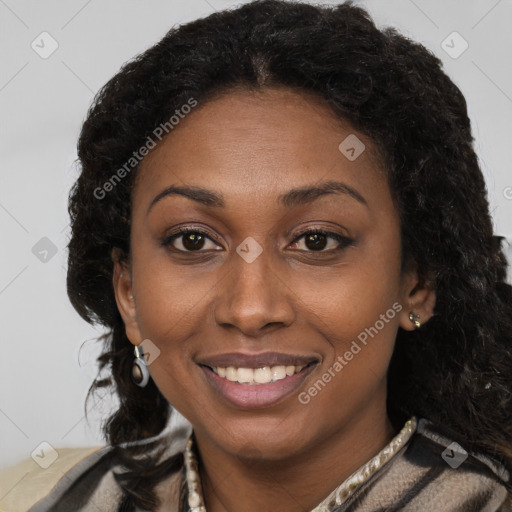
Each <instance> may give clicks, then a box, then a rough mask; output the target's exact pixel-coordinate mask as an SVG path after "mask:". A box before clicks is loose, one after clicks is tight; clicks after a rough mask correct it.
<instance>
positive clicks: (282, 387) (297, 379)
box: [199, 360, 318, 409]
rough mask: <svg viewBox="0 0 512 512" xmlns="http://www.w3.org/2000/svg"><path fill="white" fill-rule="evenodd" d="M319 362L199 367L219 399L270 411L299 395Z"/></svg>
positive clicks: (240, 405)
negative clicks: (268, 408)
mask: <svg viewBox="0 0 512 512" xmlns="http://www.w3.org/2000/svg"><path fill="white" fill-rule="evenodd" d="M317 365H318V361H316V360H315V361H310V362H309V363H307V364H298V365H292V364H287V365H279V364H278V365H273V366H261V367H258V368H248V367H247V366H209V365H204V364H199V368H200V369H201V370H202V372H203V374H204V376H205V378H206V381H207V383H208V384H209V386H210V388H211V389H212V390H213V392H214V393H215V395H216V396H217V397H220V398H221V399H222V400H223V401H225V402H227V403H228V404H229V405H231V406H235V407H237V408H243V409H254V408H262V407H270V406H272V405H274V404H276V403H278V402H281V401H282V400H284V399H286V398H287V397H289V396H290V395H292V394H294V393H297V392H299V390H300V388H301V387H302V385H303V382H304V380H305V379H306V378H307V377H308V375H309V374H310V373H311V372H312V371H313V370H314V368H315V367H316V366H317Z"/></svg>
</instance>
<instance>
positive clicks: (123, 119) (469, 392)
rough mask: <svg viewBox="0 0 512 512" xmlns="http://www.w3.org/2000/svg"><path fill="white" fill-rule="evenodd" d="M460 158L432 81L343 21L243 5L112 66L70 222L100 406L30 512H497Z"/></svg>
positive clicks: (492, 356) (497, 405) (360, 16)
mask: <svg viewBox="0 0 512 512" xmlns="http://www.w3.org/2000/svg"><path fill="white" fill-rule="evenodd" d="M472 141H473V138H472V135H471V130H470V123H469V120H468V116H467V111H466V103H465V100H464V97H463V96H462V94H461V92H460V91H459V89H458V88H457V87H456V86H455V85H454V84H453V82H451V80H450V79H449V78H448V77H447V76H446V75H445V74H444V73H443V71H442V70H441V63H440V61H439V60H438V59H437V58H436V57H435V56H433V55H432V54H431V53H430V52H428V51H427V50H426V49H425V48H424V47H423V46H421V45H420V44H417V43H414V42H412V41H410V40H408V39H406V38H405V37H403V36H401V35H399V34H398V33H397V32H396V31H394V30H392V29H386V30H383V31H379V30H378V29H377V28H376V27H375V25H374V24H373V22H372V21H371V19H370V17H369V15H368V14H367V13H366V12H365V11H364V10H363V9H361V8H358V7H355V6H353V5H351V4H350V3H345V4H341V5H339V6H336V7H314V6H311V5H306V4H300V3H295V2H282V1H279V0H263V1H259V2H253V3H250V4H246V5H244V6H242V7H240V8H237V9H235V10H231V11H225V12H222V13H216V14H213V15H211V16H209V17H208V18H205V19H200V20H197V21H194V22H192V23H189V24H187V25H183V26H182V27H180V28H178V29H173V30H171V31H170V32H169V33H168V34H167V35H166V36H165V37H164V38H163V39H162V40H161V41H160V42H159V43H158V44H156V45H155V46H154V47H152V48H150V49H149V50H148V51H146V52H145V53H144V54H142V55H141V56H139V57H138V58H136V59H135V60H134V61H133V62H131V63H128V64H127V65H125V66H124V67H123V68H122V69H121V71H120V72H119V73H118V74H117V75H116V76H115V77H113V78H112V79H111V80H110V81H109V82H108V83H107V84H106V85H105V87H104V88H103V89H102V90H101V91H100V93H99V94H98V96H97V98H96V101H95V103H94V105H93V106H92V108H91V110H90V112H89V114H88V118H87V119H86V121H85V123H84V126H83V129H82V133H81V136H80V140H79V158H80V162H81V167H82V170H81V175H80V177H79V179H78V180H77V182H76V184H75V186H74V188H73V190H72V192H71V194H70V204H69V211H70V215H71V220H72V237H71V240H70V243H69V269H68V294H69V297H70V300H71V302H72V304H73V306H74V307H75V308H76V310H77V311H78V312H79V313H80V314H81V315H82V317H83V318H84V319H86V320H87V321H88V322H91V323H101V324H102V325H105V326H107V327H108V328H109V329H110V332H109V334H108V335H106V336H105V341H106V342H107V350H106V352H105V353H104V354H103V356H102V357H101V367H102V369H103V371H104V372H107V374H106V375H104V376H102V377H101V378H100V379H98V380H97V381H96V383H95V384H94V386H93V388H92V390H97V389H98V388H101V387H104V386H109V385H113V387H114V389H115V390H116V393H117V395H118V397H119V408H118V410H117V411H115V412H114V414H113V415H112V416H111V417H110V418H109V420H108V422H107V423H106V425H105V434H106V438H107V441H108V445H107V446H106V447H104V448H102V449H100V450H94V451H93V453H92V454H90V453H89V452H87V453H84V452H79V453H78V454H76V456H75V457H73V456H72V454H71V455H70V458H69V461H68V462H67V464H64V463H62V465H61V466H58V469H56V470H54V473H55V474H56V473H58V472H59V471H60V472H61V474H62V473H64V476H63V477H62V478H60V480H59V479H58V478H57V479H56V478H55V477H54V479H53V480H54V481H52V483H51V485H50V484H48V485H47V486H46V487H47V489H46V490H45V491H42V492H41V495H40V496H39V495H38V496H37V502H36V503H35V504H33V505H31V506H32V508H30V510H32V511H42V510H52V511H61V510H66V511H72V510H81V511H85V510H87V511H89V510H90V511H92V510H102V511H104V510H108V511H127V510H151V511H157V510H158V511H164V510H165V511H167V510H173V511H177V510H180V511H185V510H192V511H205V510H207V511H208V512H221V511H235V510H236V511H244V512H253V511H263V510H280V511H285V512H295V511H297V512H298V511H310V510H311V511H313V510H314V511H318V512H320V511H322V512H324V511H328V510H329V511H340V512H341V511H347V512H348V511H350V512H356V511H357V512H363V511H365V512H369V511H372V512H376V511H384V510H408V511H426V510H428V511H430V510H432V511H464V512H467V511H483V510H485V511H501V512H503V511H505V510H511V508H510V507H511V505H510V494H509V493H510V490H511V488H512V484H511V482H510V469H511V467H512V442H511V441H512V436H511V425H512V421H511V420H512V407H511V386H512V381H511V375H512V364H511V363H512V360H511V353H510V350H509V349H508V347H509V344H510V342H511V332H512V325H511V313H512V306H511V298H512V294H511V289H510V287H509V286H508V285H506V284H505V283H504V279H505V270H506V262H505V259H504V256H503V253H502V251H501V248H500V243H499V242H500V241H499V240H498V239H497V238H496V237H493V231H492V223H491V218H490V215H489V207H488V203H487V199H486V189H485V183H484V179H483V177H482V173H481V171H480V169H479V167H478V163H477V157H476V155H475V152H474V150H473V148H472ZM173 409H175V410H177V411H179V412H180V413H181V414H182V415H183V416H184V417H185V418H186V419H187V420H188V421H189V424H190V428H188V429H187V428H183V429H180V430H177V431H175V430H172V429H170V427H169V418H170V415H171V412H172V410H173ZM28 480H30V478H29V479H28ZM55 480H58V481H57V482H56V483H55ZM32 481H33V479H32ZM26 485H27V486H30V483H27V484H26ZM48 487H49V488H48ZM28 488H30V487H28ZM35 501H36V500H34V499H32V502H35Z"/></svg>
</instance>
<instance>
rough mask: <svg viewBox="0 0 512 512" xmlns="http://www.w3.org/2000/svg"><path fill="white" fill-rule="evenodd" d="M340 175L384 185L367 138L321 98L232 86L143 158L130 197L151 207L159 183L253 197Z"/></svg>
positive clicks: (359, 182)
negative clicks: (335, 112)
mask: <svg viewBox="0 0 512 512" xmlns="http://www.w3.org/2000/svg"><path fill="white" fill-rule="evenodd" d="M340 145H341V146H340ZM352 148H354V151H352ZM347 149H348V150H350V151H351V152H350V151H349V153H346V150H347ZM354 152H357V153H360V154H359V156H357V153H356V156H357V158H355V159H353V158H352V157H353V156H354ZM348 157H350V158H348ZM340 179H342V180H343V181H344V182H347V185H349V186H351V185H352V186H354V188H355V187H357V186H359V187H361V186H363V185H364V188H365V189H374V188H375V187H379V188H380V187H382V186H383V185H385V184H384V183H383V181H384V182H385V179H384V176H383V172H382V171H381V169H380V166H379V161H378V159H377V157H376V152H375V150H374V147H373V145H372V143H371V142H370V140H369V139H368V138H367V137H365V136H364V135H362V134H360V133H358V132H356V131H355V130H354V129H352V128H351V126H350V125H349V124H348V123H347V122H344V121H343V120H340V119H339V118H338V117H336V116H335V114H334V113H333V111H332V110H331V108H330V107H329V105H328V104H327V103H326V102H325V101H324V100H322V99H320V98H318V97H317V96H315V95H312V94H311V95H310V94H308V93H302V92H297V91H294V90H291V89H287V88H275V89H263V90H261V91H248V90H232V91H229V92H228V93H225V94H223V95H221V96H219V97H217V98H214V99H211V100H209V101H207V102H205V103H204V104H201V103H199V104H198V106H197V107H195V108H194V109H193V110H192V112H191V113H190V114H188V115H186V116H184V118H183V119H181V120H180V122H179V124H178V125H177V126H175V128H174V129H173V130H172V132H171V133H170V134H169V135H168V136H167V137H166V138H164V139H163V140H162V141H161V142H160V143H159V144H158V145H157V147H156V148H155V149H154V150H153V151H152V152H151V153H150V154H149V155H148V156H147V157H146V158H145V159H144V160H143V161H142V163H141V165H140V167H139V171H138V177H137V183H136V190H135V191H134V196H135V197H136V198H137V203H144V204H149V203H150V202H151V200H152V199H153V198H154V196H155V195H156V194H158V193H159V192H160V191H161V190H162V189H163V188H165V187H168V186H169V185H171V184H176V185H181V184H184V183H186V184H196V185H200V186H206V187H208V188H212V189H216V190H222V191H223V195H226V194H227V195H228V196H229V197H228V201H229V199H230V198H231V199H236V198H237V197H239V198H242V197H245V198H247V195H248V193H249V192H250V197H251V198H252V199H255V200H256V198H259V199H263V198H266V197H269V196H271V195H273V196H276V195H280V194H281V193H282V192H284V191H286V190H288V189H290V188H292V187H298V186H305V185H312V184H315V183H317V182H324V181H329V180H340Z"/></svg>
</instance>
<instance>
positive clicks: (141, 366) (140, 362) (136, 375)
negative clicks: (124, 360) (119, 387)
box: [132, 346, 149, 388]
mask: <svg viewBox="0 0 512 512" xmlns="http://www.w3.org/2000/svg"><path fill="white" fill-rule="evenodd" d="M134 352H135V360H134V361H133V366H132V380H133V382H135V384H137V386H139V387H141V388H143V387H145V386H146V384H147V383H148V381H149V370H148V367H147V366H146V360H145V359H144V353H143V352H142V348H140V349H139V347H138V346H136V347H135V349H134Z"/></svg>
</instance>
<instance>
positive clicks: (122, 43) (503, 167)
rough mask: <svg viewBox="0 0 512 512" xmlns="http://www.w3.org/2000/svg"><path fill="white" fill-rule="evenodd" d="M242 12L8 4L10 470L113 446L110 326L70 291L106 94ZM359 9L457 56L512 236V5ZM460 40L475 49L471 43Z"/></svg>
mask: <svg viewBox="0 0 512 512" xmlns="http://www.w3.org/2000/svg"><path fill="white" fill-rule="evenodd" d="M240 3H244V2H234V1H229V0H166V1H164V0H153V1H152V2H142V1H136V0H110V1H103V2H101V1H99V0H89V1H86V0H68V1H66V2H64V1H56V0H53V1H50V0H48V1H40V0H27V1H23V0H0V41H1V42H0V52H1V53H0V127H1V128H0V129H1V137H0V143H1V149H0V162H1V171H0V227H1V244H0V247H1V248H0V258H1V260H0V262H1V265H0V319H1V320H0V327H1V330H0V332H1V339H2V345H1V347H2V354H1V356H0V375H1V387H0V389H1V396H0V454H1V456H0V467H3V466H7V465H9V464H11V463H12V462H14V461H16V460H18V459H21V458H25V457H29V456H30V454H31V452H33V450H35V449H36V448H37V447H38V446H39V445H40V443H41V442H43V441H46V442H48V443H50V444H51V445H52V446H54V447H56V448H57V449H58V448H59V447H64V446H80V445H90V444H99V443H102V439H101V435H100V433H99V429H98V427H99V420H100V418H101V417H102V416H105V415H106V414H107V413H108V410H109V406H111V405H109V400H108V399H105V400H103V401H100V402H99V403H98V405H96V406H94V407H91V411H90V418H91V421H90V423H89V424H88V423H87V422H86V421H85V418H84V399H85V395H86V392H87V389H88V387H89V385H90V383H91V381H92V379H93V377H94V376H95V373H96V370H95V356H96V355H97V353H98V348H99V347H98V346H97V344H96V343H94V338H95V337H97V336H98V335H99V334H100V333H101V331H100V330H99V329H94V328H92V327H91V326H89V325H87V324H86V323H85V322H84V321H83V320H81V319H80V317H79V316H78V315H77V314H76V313H75V311H74V310H73V308H72V307H71V305H70V304H69V302H68V299H67V295H66V289H65V278H66V249H65V247H66V244H67V241H68V234H69V231H68V216H67V210H66V201H67V194H68V191H69V188H70V187H71V185H72V183H73V181H74V180H75V178H76V176H77V171H76V168H74V160H75V158H76V152H75V147H76V140H77V136H78V133H79V128H80V124H81V122H82V121H83V119H84V116H85V114H86V111H87V108H88V106H89V104H90V102H91V100H92V98H93V94H94V93H95V92H96V91H97V90H98V89H99V88H100V87H101V86H102V85H103V84H104V83H105V82H106V81H107V80H108V79H109V78H110V77H111V76H112V75H113V74H114V73H115V72H116V71H117V70H118V69H119V67H120V66H121V64H122V63H124V62H125V61H126V60H128V59H130V58H132V57H133V56H134V55H136V54H137V53H140V52H141V51H143V50H145V49H146V48H147V47H149V46H151V45H153V44H154V43H156V42H157V41H158V40H159V39H160V38H161V37H162V36H163V35H164V34H165V33H166V32H167V30H168V29H169V28H171V26H173V25H176V24H180V23H183V22H186V21H189V20H192V19H195V18H197V17H202V16H205V15H208V14H210V13H212V12H214V11H215V10H221V9H223V8H228V7H231V6H234V5H237V4H240ZM318 3H323V4H335V3H339V2H335V1H331V2H327V1H324V2H318ZM359 3H360V5H362V6H365V7H367V8H368V9H369V11H370V12H371V14H372V15H373V16H374V19H375V21H376V23H377V24H378V25H379V26H386V25H391V26H394V27H396V28H398V29H399V30H400V31H401V32H402V33H404V34H405V35H407V36H409V37H411V38H412V39H414V40H417V41H419V42H421V43H423V44H424V45H426V46H427V47H428V48H429V49H431V50H432V51H433V52H434V53H435V54H436V55H438V56H439V57H440V58H441V59H442V60H443V61H444V63H445V69H446V71H447V73H448V74H449V76H450V77H451V78H452V79H453V80H454V81H455V83H456V84H457V85H458V86H459V87H460V88H461V90H462V92H463V93H464V95H465V96H466V99H467V101H468V105H469V111H470V115H471V120H472V123H473V130H474V135H475V137H476V143H475V148H476V151H477V153H478V155H479V158H480V160H481V165H482V169H483V172H484V174H485V177H486V180H487V184H488V189H489V200H490V203H491V208H492V213H493V217H494V221H495V227H496V232H497V233H498V234H503V235H507V236H510V235H512V174H511V163H512V140H511V133H512V73H511V69H510V63H511V62H512V59H511V53H512V52H511V49H512V31H511V30H510V26H511V19H512V1H510V0H501V1H500V0H478V1H477V0H473V1H468V0H435V1H433V0H428V1H427V0H392V1H390V0H388V1H381V0H367V1H361V2H359ZM43 31H47V32H48V33H49V34H51V36H52V38H54V39H55V40H56V41H57V43H58V49H57V50H56V51H55V52H54V53H53V54H52V55H51V56H50V57H48V58H47V59H43V58H41V57H40V56H39V54H38V53H36V52H35V51H34V50H33V49H32V47H31V43H32V41H34V40H35V44H39V45H40V46H42V44H43V43H41V42H40V39H41V38H40V37H39V35H40V34H41V32H43ZM453 31H457V32H458V33H459V34H460V35H461V36H462V37H463V38H464V39H465V40H466V41H467V43H468V44H469V47H468V49H467V50H466V51H465V52H464V53H462V55H460V56H459V57H458V58H456V59H454V58H452V57H451V56H449V55H448V54H447V53H446V52H445V51H444V50H443V48H442V47H441V43H442V41H444V40H446V38H447V36H449V35H450V34H451V33H452V32H453ZM456 37H458V36H456ZM452 40H453V42H452ZM447 41H448V44H450V45H451V46H453V47H454V51H456V50H457V49H458V48H461V47H460V46H459V45H460V44H461V41H460V39H453V36H452V38H451V39H448V40H447ZM45 48H46V49H48V48H49V42H48V40H46V43H45ZM43 237H47V238H48V239H49V240H50V241H51V242H52V244H54V245H55V249H56V251H57V252H56V254H55V255H53V256H51V252H50V253H48V255H47V256H46V259H47V261H46V262H43V261H41V260H40V258H41V257H43V258H44V253H40V254H39V257H37V255H36V254H34V253H33V247H34V246H35V245H36V244H37V243H38V242H39V241H40V239H41V238H43ZM39 244H43V245H44V244H48V241H44V242H39ZM37 247H39V245H36V248H37ZM35 252H36V253H37V250H35ZM50 256H51V257H50ZM81 347H82V350H81V351H80V348H81ZM79 351H80V354H79ZM90 405H91V406H93V405H94V402H91V404H90Z"/></svg>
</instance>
